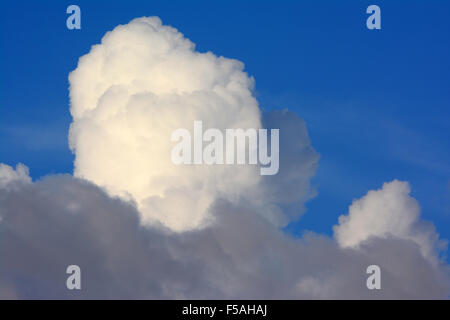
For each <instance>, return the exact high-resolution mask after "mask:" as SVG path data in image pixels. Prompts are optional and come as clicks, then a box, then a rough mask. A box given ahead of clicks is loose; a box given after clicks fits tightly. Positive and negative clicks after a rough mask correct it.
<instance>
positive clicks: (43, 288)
mask: <svg viewBox="0 0 450 320" xmlns="http://www.w3.org/2000/svg"><path fill="white" fill-rule="evenodd" d="M211 211H212V212H213V213H214V215H213V223H212V225H211V226H209V227H207V228H205V229H203V230H199V231H192V232H185V233H172V232H170V231H168V230H166V229H164V228H163V227H158V226H154V227H151V228H145V227H142V226H141V225H140V223H139V214H138V212H137V211H136V209H135V208H134V206H133V204H131V203H125V202H123V201H122V200H119V199H115V198H111V197H109V196H108V195H107V194H106V193H105V192H104V191H103V190H102V189H100V188H99V187H97V186H95V185H92V184H90V183H88V182H86V181H83V180H79V179H76V178H73V177H72V176H70V175H57V176H49V177H46V178H44V179H43V180H41V181H37V182H35V183H31V184H30V183H25V184H21V183H16V184H15V185H11V186H10V187H9V188H4V189H0V216H1V222H0V257H1V262H0V298H19V299H51V298H57V299H118V298H123V299H173V298H175V299H184V298H191V299H196V298H205V299H212V298H214V299H217V298H233V299H244V298H249V299H256V298H260V299H283V298H301V299H310V298H337V299H346V298H363V299H366V298H402V299H409V298H412V299H416V298H446V297H447V296H448V287H447V286H446V284H447V283H448V278H447V277H446V276H445V275H446V274H447V272H448V270H447V266H445V265H444V266H433V265H432V264H430V263H429V262H428V261H427V260H425V259H424V258H423V257H422V255H421V254H420V251H419V249H418V248H417V247H416V246H415V245H413V244H412V243H411V242H407V241H403V240H396V239H387V240H386V239H372V240H371V241H369V242H367V244H366V246H364V247H363V248H361V250H352V249H341V248H339V247H338V245H337V244H336V242H335V241H334V240H333V239H330V238H328V237H324V236H320V235H317V234H313V233H311V234H307V235H305V236H304V237H303V238H302V239H294V238H292V237H290V236H288V235H286V234H284V233H283V232H282V231H280V230H278V229H277V228H275V227H273V226H272V225H271V224H270V223H268V222H267V220H265V219H264V218H262V217H261V215H259V214H258V213H257V212H254V211H253V209H252V207H251V206H248V205H246V204H245V203H242V204H240V205H239V206H236V205H234V206H232V205H230V204H229V203H227V202H225V201H217V202H216V203H215V205H214V208H212V209H211ZM71 264H76V265H79V266H80V267H81V271H82V290H79V291H77V290H74V291H69V290H67V289H66V286H65V284H66V279H67V276H68V275H67V274H66V273H65V270H66V268H67V266H68V265H71ZM370 264H378V265H380V267H381V269H382V289H381V290H373V291H371V290H368V289H367V288H366V277H367V275H366V274H365V270H366V268H367V266H368V265H370Z"/></svg>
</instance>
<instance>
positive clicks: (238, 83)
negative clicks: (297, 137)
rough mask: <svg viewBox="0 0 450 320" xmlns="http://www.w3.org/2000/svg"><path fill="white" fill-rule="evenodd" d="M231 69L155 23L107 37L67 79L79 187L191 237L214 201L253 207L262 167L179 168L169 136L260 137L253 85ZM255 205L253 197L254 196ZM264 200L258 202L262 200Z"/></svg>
mask: <svg viewBox="0 0 450 320" xmlns="http://www.w3.org/2000/svg"><path fill="white" fill-rule="evenodd" d="M243 67H244V65H243V64H242V63H241V62H239V61H237V60H233V59H227V58H223V57H217V56H215V55H214V54H212V53H211V52H207V53H199V52H196V51H195V46H194V44H193V43H192V42H191V41H189V40H188V39H186V38H184V36H183V35H182V34H181V33H180V32H178V31H177V30H176V29H174V28H172V27H169V26H164V25H162V24H161V20H160V19H159V18H156V17H152V18H139V19H134V20H133V21H131V22H130V23H129V24H127V25H121V26H118V27H116V28H115V29H114V30H113V31H111V32H108V33H107V34H106V35H105V36H104V37H103V39H102V41H101V44H99V45H95V46H93V47H92V49H91V51H90V52H89V53H88V54H87V55H85V56H83V57H81V58H80V60H79V63H78V67H77V68H76V70H74V71H73V72H72V73H71V74H70V76H69V81H70V98H71V109H70V111H71V114H72V116H73V123H72V125H71V128H70V137H69V140H70V147H71V149H72V150H73V151H74V152H75V155H76V158H75V170H74V174H75V176H77V177H82V178H85V179H87V180H90V181H92V182H94V183H96V184H98V185H100V186H104V187H106V189H107V190H108V191H109V193H110V194H112V195H118V196H121V197H122V198H124V199H131V200H133V201H135V202H136V204H137V207H138V208H139V211H140V212H141V214H142V218H143V222H144V223H152V222H153V223H162V224H163V225H165V226H166V227H169V228H171V229H173V230H178V231H182V230H186V229H193V228H197V227H199V226H201V225H203V224H204V223H205V222H206V221H207V218H208V213H207V212H208V208H209V206H210V205H211V204H212V203H213V201H214V199H217V198H225V199H228V200H231V201H236V200H237V199H239V198H242V197H247V198H248V199H252V198H255V197H256V196H255V193H260V191H254V192H252V195H251V196H250V195H248V194H249V192H246V190H249V189H250V190H257V189H255V186H256V185H258V184H259V183H260V179H261V178H260V177H259V175H258V172H257V168H256V167H255V166H220V167H217V166H215V167H214V168H212V167H205V166H183V165H182V166H176V165H174V164H173V163H172V162H171V158H170V150H171V148H172V147H173V143H172V142H171V140H170V138H171V133H172V132H173V131H174V130H175V129H178V128H187V129H188V130H192V127H193V122H194V120H202V121H203V124H204V127H205V129H206V128H218V129H225V128H243V129H246V128H260V127H261V120H260V111H259V107H258V103H257V101H256V100H255V98H254V97H253V96H252V92H251V89H252V86H253V80H252V79H251V78H249V77H248V76H247V74H246V73H245V72H243ZM247 195H248V196H247ZM263 198H264V197H259V199H263Z"/></svg>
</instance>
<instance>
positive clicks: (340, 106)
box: [0, 0, 450, 239]
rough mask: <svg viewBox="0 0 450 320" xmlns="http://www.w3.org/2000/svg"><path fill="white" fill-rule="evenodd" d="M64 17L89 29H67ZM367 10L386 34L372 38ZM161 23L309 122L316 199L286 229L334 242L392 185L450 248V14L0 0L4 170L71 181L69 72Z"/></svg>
mask: <svg viewBox="0 0 450 320" xmlns="http://www.w3.org/2000/svg"><path fill="white" fill-rule="evenodd" d="M70 4H77V5H79V6H80V7H81V12H82V29H81V30H68V29H67V28H66V18H67V16H68V15H67V14H66V8H67V6H68V5H70ZM370 4H377V5H379V6H380V7H381V16H382V29H381V30H368V29H367V28H366V25H365V21H366V19H367V16H368V15H367V14H366V13H365V10H366V8H367V6H368V5H370ZM153 15H157V16H159V17H160V18H161V19H162V20H163V23H164V24H169V25H171V26H174V27H176V28H177V29H179V30H180V31H181V32H182V33H184V34H185V36H186V37H188V38H189V39H191V40H192V41H193V42H195V43H196V44H197V49H198V50H199V51H208V50H210V51H212V52H214V53H215V54H217V55H223V56H226V57H230V58H236V59H239V60H241V61H243V62H244V63H245V65H246V71H247V72H248V73H249V74H250V75H253V76H254V77H255V79H256V95H257V98H258V100H259V102H260V106H261V107H262V108H263V109H265V110H271V109H274V108H289V109H290V110H292V111H295V112H297V113H298V114H299V115H300V116H301V117H302V118H304V119H305V120H306V123H307V126H308V130H309V133H310V136H311V139H312V143H313V146H314V147H315V148H316V150H317V151H318V152H319V153H320V154H321V160H320V164H319V170H318V173H317V175H316V177H315V178H314V181H313V183H314V185H316V186H317V188H318V196H317V197H316V198H315V199H314V200H312V201H310V202H309V203H308V204H307V212H306V214H305V215H304V216H303V217H302V218H301V219H300V221H299V222H298V223H293V224H292V225H291V226H289V228H288V230H290V231H292V232H294V233H300V232H302V231H303V230H306V229H307V230H314V231H317V232H322V233H326V234H331V232H332V231H331V226H332V225H334V224H336V223H337V217H338V215H339V214H343V213H346V212H347V208H348V205H349V204H350V203H351V201H352V199H354V198H359V197H361V196H363V195H364V194H365V193H366V192H367V191H368V190H370V189H375V188H379V187H381V185H382V183H383V182H386V181H391V180H392V179H394V178H396V179H400V180H407V181H409V182H410V183H411V186H412V195H413V196H414V197H416V198H417V199H418V201H419V203H420V204H421V206H422V209H423V212H422V215H423V217H424V218H425V219H428V220H432V221H433V222H434V223H435V225H436V226H437V229H438V231H439V232H440V233H441V235H442V237H444V238H447V239H450V202H449V199H450V197H449V196H450V179H449V176H450V166H449V160H450V154H449V138H450V133H449V127H450V126H449V115H450V112H449V107H450V91H449V89H450V86H449V85H450V81H449V80H450V72H449V71H450V61H449V60H450V42H449V39H450V32H449V31H450V2H449V1H425V0H422V1H394V0H390V1H378V0H377V1H370V2H369V1H322V0H320V1H312V0H311V1H296V2H294V1H270V2H269V1H258V2H256V1H242V0H240V1H154V0H146V1H144V0H140V1H131V0H128V1H112V0H110V1H93V0H91V1H76V2H73V3H72V2H66V1H25V2H24V1H4V2H2V6H1V7H0V34H1V38H0V39H1V40H0V41H1V43H0V49H1V50H0V162H4V163H7V164H9V165H15V164H16V163H17V162H23V163H24V164H26V165H27V166H28V167H29V168H30V170H31V175H32V177H33V178H34V179H37V178H39V177H41V176H44V175H47V174H51V173H64V172H69V173H70V172H72V161H73V155H72V154H71V153H70V151H69V149H68V145H67V131H68V127H69V124H70V121H71V118H70V114H69V99H68V81H67V76H68V73H69V72H70V71H71V70H73V69H74V68H75V67H76V64H77V60H78V58H79V57H80V56H81V55H83V54H86V53H87V52H88V51H89V49H90V46H91V45H93V44H95V43H98V42H99V41H100V39H101V38H102V36H103V35H104V33H105V32H106V31H108V30H112V29H113V28H114V27H115V26H116V25H118V24H125V23H127V22H129V21H130V20H131V19H133V18H135V17H140V16H153Z"/></svg>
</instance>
